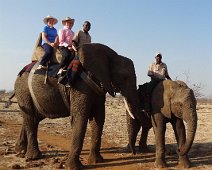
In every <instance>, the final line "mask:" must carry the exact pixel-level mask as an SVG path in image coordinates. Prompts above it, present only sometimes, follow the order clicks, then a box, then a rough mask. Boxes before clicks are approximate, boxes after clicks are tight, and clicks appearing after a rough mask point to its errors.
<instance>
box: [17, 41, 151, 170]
mask: <svg viewBox="0 0 212 170" xmlns="http://www.w3.org/2000/svg"><path fill="white" fill-rule="evenodd" d="M78 56H79V59H80V62H81V64H82V67H83V70H85V71H86V72H90V73H91V74H92V77H94V80H95V82H97V84H99V85H100V86H101V87H103V89H104V92H105V93H106V92H108V93H109V94H110V95H112V96H114V87H115V88H116V89H119V91H120V93H121V94H122V95H123V96H124V98H125V103H126V104H127V109H128V111H129V112H131V113H132V116H133V117H134V118H136V119H139V120H140V121H141V122H142V123H143V125H144V126H145V125H147V126H148V123H146V121H145V119H146V117H145V115H141V114H139V98H138V95H137V89H136V74H135V69H134V65H133V62H132V61H131V60H130V59H128V58H126V57H123V56H120V55H118V54H117V53H116V52H115V51H113V50H112V49H110V48H109V47H107V46H105V45H103V44H85V45H83V46H81V47H80V48H79V50H78ZM44 79H45V75H39V74H31V73H30V74H29V73H26V72H25V73H23V74H22V75H21V76H18V77H17V80H16V82H15V95H16V98H17V101H18V104H19V106H20V109H21V112H22V114H23V125H22V129H21V132H20V136H19V138H18V140H17V143H16V147H15V149H16V152H18V153H24V154H25V158H26V159H31V160H33V159H38V158H40V157H41V152H40V150H39V146H38V141H37V131H38V124H39V122H40V121H41V120H43V119H44V118H59V117H66V116H70V115H71V116H72V138H71V141H70V152H69V157H68V159H67V162H66V167H67V168H69V169H80V168H81V167H82V166H83V165H82V164H81V162H80V160H79V156H80V153H81V150H82V147H83V140H84V136H85V132H86V127H87V122H88V120H89V122H90V124H91V129H92V136H91V148H90V154H89V158H88V162H89V163H98V162H102V161H103V157H102V156H101V154H100V148H101V136H102V131H103V125H104V121H105V97H106V96H105V93H102V94H98V93H96V92H95V90H94V89H93V88H91V86H89V85H88V84H87V83H85V81H84V80H83V79H82V78H78V79H77V80H76V82H75V84H74V85H72V87H71V88H70V89H65V87H64V86H63V85H61V84H57V79H56V78H53V77H48V81H47V83H46V84H45V83H44Z"/></svg>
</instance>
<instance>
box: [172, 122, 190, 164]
mask: <svg viewBox="0 0 212 170" xmlns="http://www.w3.org/2000/svg"><path fill="white" fill-rule="evenodd" d="M171 123H172V127H173V130H174V133H175V138H176V140H177V144H178V149H180V148H181V147H182V146H183V145H184V144H185V141H186V132H185V125H184V123H183V120H182V119H179V118H175V119H174V120H173V121H172V122H171ZM178 156H179V162H178V167H179V168H189V167H190V160H189V158H188V155H187V154H185V155H183V156H181V155H179V154H178Z"/></svg>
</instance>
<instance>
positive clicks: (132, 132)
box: [126, 113, 141, 155]
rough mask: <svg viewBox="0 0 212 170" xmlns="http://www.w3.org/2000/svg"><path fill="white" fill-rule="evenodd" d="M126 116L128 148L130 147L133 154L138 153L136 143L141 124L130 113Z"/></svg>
mask: <svg viewBox="0 0 212 170" xmlns="http://www.w3.org/2000/svg"><path fill="white" fill-rule="evenodd" d="M126 118H127V131H128V138H129V144H128V148H129V149H130V151H131V152H132V154H133V155H135V154H136V150H135V143H136V138H137V135H138V132H139V130H140V128H141V124H140V123H139V122H138V121H137V120H135V119H132V118H131V117H130V115H129V114H128V113H127V116H126Z"/></svg>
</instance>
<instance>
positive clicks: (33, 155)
mask: <svg viewBox="0 0 212 170" xmlns="http://www.w3.org/2000/svg"><path fill="white" fill-rule="evenodd" d="M42 157H43V156H42V153H41V152H40V151H39V150H38V151H31V152H27V153H26V155H25V159H26V161H31V160H37V159H41V158H42Z"/></svg>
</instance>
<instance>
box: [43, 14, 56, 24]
mask: <svg viewBox="0 0 212 170" xmlns="http://www.w3.org/2000/svg"><path fill="white" fill-rule="evenodd" d="M48 19H54V24H57V22H58V20H57V19H56V18H55V17H53V16H51V15H48V16H46V17H45V18H44V19H43V22H44V23H45V24H47V21H48Z"/></svg>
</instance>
